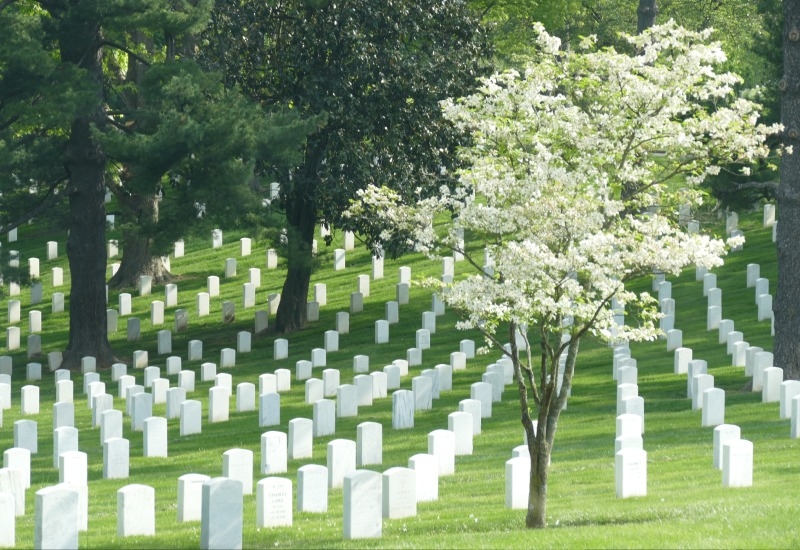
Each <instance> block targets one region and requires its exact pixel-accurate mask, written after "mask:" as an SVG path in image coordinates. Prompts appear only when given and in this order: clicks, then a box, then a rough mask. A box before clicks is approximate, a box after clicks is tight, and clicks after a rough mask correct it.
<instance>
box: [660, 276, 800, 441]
mask: <svg viewBox="0 0 800 550" xmlns="http://www.w3.org/2000/svg"><path fill="white" fill-rule="evenodd" d="M759 275H760V266H759V265H758V264H748V266H747V287H748V288H753V287H754V288H755V290H756V301H757V303H758V307H759V313H758V318H759V321H762V320H774V319H773V317H772V296H771V295H770V294H769V281H768V280H767V279H765V278H761V277H760V276H759ZM696 280H702V281H703V293H704V295H706V296H707V298H708V302H709V305H708V313H707V322H706V328H707V330H708V331H711V330H715V329H716V330H717V331H718V333H719V340H718V341H719V343H720V344H725V345H726V351H727V354H728V355H730V356H731V364H732V365H733V366H735V367H744V374H745V376H747V377H750V378H752V391H761V392H762V401H763V402H765V403H770V402H780V418H784V419H789V418H791V417H792V406H793V405H792V399H793V397H794V396H795V395H796V394H797V393H798V391H800V382H798V381H793V380H785V381H784V380H783V370H782V369H780V368H778V367H775V366H774V365H773V363H772V353H770V352H765V351H764V350H763V349H762V348H760V347H757V346H751V345H750V344H749V343H748V342H746V341H744V340H743V338H744V335H743V333H741V332H740V331H735V330H734V321H733V320H730V319H722V318H721V317H722V310H721V307H722V303H721V292H722V291H721V290H720V289H719V288H717V287H716V275H715V274H713V273H707V272H705V270H702V269H698V271H697V276H696ZM668 285H669V283H668V282H662V283H660V285H659V298H660V301H661V303H662V306H663V304H665V303H667V302H668V301H669V298H671V296H670V294H669V291H670V290H671V288H670V287H669V286H668ZM664 290H666V291H667V296H668V298H666V299H664V298H661V292H662V291H664ZM672 308H673V311H674V301H672ZM662 311H663V308H662ZM772 330H773V334H774V324H773V327H772ZM677 332H678V334H677V335H676V334H675V333H674V332H673V333H672V334H670V333H669V332H668V333H667V340H668V344H667V350H668V351H674V352H675V373H676V374H679V373H680V374H682V373H687V374H689V376H688V379H687V394H688V396H689V397H692V398H693V409H703V411H704V412H703V420H702V425H703V426H715V425H719V424H722V423H723V422H724V406H725V394H724V390H721V389H719V388H714V387H713V376H711V375H709V374H708V373H707V370H706V369H707V365H706V364H705V362H704V361H696V362H693V361H692V350H691V349H689V348H684V347H682V342H681V336H682V333H680V331H677ZM671 336H672V338H671ZM695 385H696V386H697V388H694V386H695ZM693 388H694V389H693ZM707 390H710V393H709V394H708V395H706V394H705V391H707ZM706 401H708V402H709V405H710V406H709V407H706V406H705V402H706ZM792 433H794V432H792ZM792 437H794V435H793V436H792Z"/></svg>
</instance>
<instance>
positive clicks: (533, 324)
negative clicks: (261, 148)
mask: <svg viewBox="0 0 800 550" xmlns="http://www.w3.org/2000/svg"><path fill="white" fill-rule="evenodd" d="M708 37H709V33H708V32H707V31H703V32H699V33H698V32H690V31H687V30H684V29H682V28H680V27H678V26H677V25H675V24H674V23H672V22H670V23H668V24H666V25H662V26H657V27H654V28H652V29H650V30H649V31H647V32H645V33H643V34H641V35H637V36H629V37H627V40H628V41H629V42H630V43H631V45H632V46H633V47H635V49H636V50H638V53H636V54H633V55H629V54H625V53H619V52H616V51H614V50H613V49H598V48H596V47H595V44H594V41H593V40H592V39H591V38H588V39H586V40H584V41H583V42H582V44H581V48H579V49H578V51H563V50H561V49H560V48H559V46H560V44H559V42H558V39H557V38H554V37H551V36H549V35H547V33H546V32H545V31H544V29H543V28H541V27H540V28H539V41H538V48H539V50H538V56H537V58H536V61H535V62H534V63H532V64H530V65H529V66H528V67H526V68H525V70H524V71H521V72H520V71H507V72H504V73H499V74H495V75H494V76H492V77H490V78H487V79H485V81H484V82H483V84H482V86H481V88H480V90H479V91H478V92H477V93H475V94H474V95H472V96H469V97H466V98H460V99H452V100H448V101H445V102H443V104H442V108H443V110H444V113H445V115H446V116H447V118H449V119H450V120H451V121H453V123H455V124H456V125H458V126H460V127H461V128H464V129H466V130H468V131H469V132H470V133H471V135H472V136H473V138H474V143H473V144H472V145H471V146H470V147H466V148H464V149H462V150H461V151H460V152H459V154H460V155H461V156H462V157H463V159H464V160H466V161H467V162H468V166H469V167H468V168H467V169H465V170H463V171H462V172H461V173H460V174H459V184H460V185H459V187H458V188H456V189H448V188H442V189H441V190H440V193H439V196H437V197H435V198H430V199H424V200H419V201H418V202H416V203H415V204H402V203H401V202H400V201H399V197H398V195H396V194H394V193H393V192H391V191H390V190H388V189H386V188H378V187H371V188H369V189H367V190H365V191H364V192H363V193H361V195H360V197H359V201H358V202H356V203H354V204H353V207H352V208H351V211H350V215H353V216H360V215H377V214H376V213H380V215H381V216H383V217H384V219H385V220H386V227H387V228H389V229H387V235H386V237H388V236H389V232H393V231H397V232H402V233H403V234H407V235H409V236H410V237H409V239H410V241H409V244H413V246H415V247H416V249H417V250H419V251H422V252H425V253H427V254H429V255H431V256H442V255H445V254H449V253H450V252H451V251H452V250H453V249H455V248H458V247H459V244H458V239H457V236H458V235H460V234H463V235H465V236H466V238H467V239H468V240H471V241H472V242H475V240H479V241H481V242H482V243H483V244H484V245H485V248H486V251H487V254H488V256H489V257H491V258H492V260H493V267H492V275H491V276H488V275H486V274H485V273H484V272H483V271H481V266H482V259H473V260H472V265H473V266H475V267H476V268H477V269H476V272H475V274H474V275H473V276H470V277H468V278H466V279H464V280H459V281H457V282H455V283H452V284H449V285H447V288H446V289H444V291H443V292H442V298H443V300H444V301H445V303H447V304H448V305H449V306H451V307H453V308H455V309H457V310H458V311H459V312H461V313H462V315H463V321H462V322H461V323H460V324H459V326H460V327H462V328H479V329H480V330H482V331H483V332H484V333H485V334H487V336H490V337H491V336H493V335H494V334H495V331H496V330H497V329H498V327H500V326H501V325H503V324H504V323H508V322H513V323H514V324H515V325H517V326H528V327H530V328H531V329H535V330H537V331H540V330H541V331H542V333H546V334H560V333H561V331H562V330H563V329H564V324H565V322H564V321H565V319H570V320H571V324H570V325H569V328H568V332H571V334H572V335H573V336H574V335H581V334H583V333H592V334H595V335H599V336H601V337H611V335H614V336H615V337H617V338H619V337H622V338H627V339H629V340H642V339H652V338H655V337H656V336H657V335H658V333H659V330H658V323H657V320H658V315H659V314H658V312H657V304H656V301H655V300H654V299H653V298H652V297H651V296H650V295H649V294H647V293H634V292H632V291H631V290H630V289H628V288H627V287H626V283H627V282H629V281H630V280H631V279H632V278H634V277H640V276H642V275H644V274H648V273H652V272H653V271H654V270H658V271H662V272H666V273H672V274H678V273H679V272H680V270H681V269H682V268H684V267H686V266H689V265H701V266H705V267H707V268H713V267H715V266H719V265H721V264H722V261H723V260H722V257H723V256H724V254H725V253H726V243H725V242H723V241H722V240H720V239H717V238H712V237H709V236H707V235H699V234H689V233H687V232H686V231H685V230H684V229H683V228H681V227H680V226H679V224H678V223H677V219H676V216H675V212H676V211H677V207H678V206H679V205H682V204H698V203H699V202H700V201H701V199H702V193H700V191H699V190H697V189H695V188H694V187H693V185H695V184H697V183H700V182H702V181H703V180H704V179H705V178H706V177H707V176H708V175H709V174H716V173H718V172H719V170H720V167H721V166H730V165H731V164H732V163H734V164H736V163H739V164H740V165H741V167H742V169H743V171H744V172H745V173H746V170H747V165H748V164H750V163H751V162H753V161H754V160H756V159H760V158H765V157H767V156H768V155H769V153H770V152H769V150H768V147H767V145H766V143H765V142H766V138H767V136H769V135H770V134H772V133H775V132H777V131H779V130H780V128H779V127H777V126H769V127H768V126H765V125H763V124H759V122H758V108H759V107H758V105H756V104H754V103H752V102H750V101H748V100H746V99H742V98H739V97H736V95H735V93H734V87H735V86H736V85H737V83H738V82H739V79H738V77H737V76H736V75H734V74H731V73H725V72H722V73H720V72H717V69H716V67H717V66H719V64H720V63H722V62H724V61H725V55H724V53H723V52H722V50H721V48H720V47H719V44H717V43H714V42H709V40H708ZM445 212H452V213H454V217H453V219H454V221H453V222H452V223H450V222H449V221H448V224H449V227H448V230H447V231H444V232H443V231H442V228H441V227H436V226H435V225H434V221H435V220H441V219H442V214H443V213H445ZM448 220H449V216H448ZM728 244H738V243H728ZM612 298H613V299H614V301H615V302H616V303H617V304H618V306H617V307H624V308H626V310H627V313H629V315H627V316H626V317H625V319H626V321H627V322H629V323H630V325H623V326H618V325H617V324H616V323H615V319H614V313H615V312H614V311H612ZM631 312H636V315H635V316H634V315H630V313H631Z"/></svg>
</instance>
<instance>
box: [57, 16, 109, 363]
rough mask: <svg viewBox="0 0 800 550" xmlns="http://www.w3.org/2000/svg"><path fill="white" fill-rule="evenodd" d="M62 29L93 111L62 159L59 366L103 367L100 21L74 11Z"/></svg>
mask: <svg viewBox="0 0 800 550" xmlns="http://www.w3.org/2000/svg"><path fill="white" fill-rule="evenodd" d="M61 33H62V34H61V36H60V38H59V46H60V50H61V58H62V60H63V61H64V62H66V63H73V64H75V65H77V66H78V67H80V68H82V69H85V70H86V71H87V72H88V74H89V75H90V78H91V79H92V81H93V83H94V84H95V86H96V90H97V102H96V104H95V105H94V107H93V108H92V109H91V111H89V112H88V113H87V115H86V116H82V117H78V118H76V119H75V121H74V122H73V123H72V127H71V129H70V136H69V142H68V146H67V151H66V156H65V161H64V162H65V166H66V168H67V171H68V173H69V236H68V237H67V257H68V260H69V268H70V273H71V279H72V283H71V287H70V308H69V310H70V316H69V343H68V345H67V349H66V351H65V353H64V358H63V363H62V366H63V367H65V368H76V367H78V366H79V365H80V362H81V358H83V357H85V356H93V357H95V358H96V360H97V365H98V367H104V366H109V365H110V364H111V363H113V362H114V354H113V352H112V350H111V346H110V344H109V342H108V334H107V324H106V287H105V280H106V277H105V275H106V260H107V258H106V238H105V227H106V216H105V202H104V199H105V167H106V158H105V155H104V153H103V151H102V149H101V148H100V147H99V146H98V145H97V144H96V143H95V142H94V140H93V139H92V136H91V130H90V128H91V126H92V124H95V125H100V126H102V124H103V121H104V113H103V103H102V71H103V67H102V56H101V50H100V48H99V46H98V44H100V26H99V24H98V23H97V22H93V21H82V20H79V18H78V17H77V16H72V17H70V18H68V19H66V20H64V21H63V22H62V28H61Z"/></svg>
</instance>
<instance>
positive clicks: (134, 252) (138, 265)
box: [108, 195, 172, 288]
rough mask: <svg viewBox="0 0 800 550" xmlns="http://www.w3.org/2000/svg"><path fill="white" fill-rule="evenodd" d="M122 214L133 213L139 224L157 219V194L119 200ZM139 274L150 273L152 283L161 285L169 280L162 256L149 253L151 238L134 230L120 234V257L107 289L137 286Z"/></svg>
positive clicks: (153, 222) (156, 220)
mask: <svg viewBox="0 0 800 550" xmlns="http://www.w3.org/2000/svg"><path fill="white" fill-rule="evenodd" d="M121 202H122V204H123V206H124V208H125V211H126V212H125V215H126V216H136V217H137V218H138V220H139V222H140V223H146V224H155V223H157V222H158V197H156V196H155V195H151V196H147V197H135V198H130V197H129V198H128V199H125V200H123V201H121ZM142 275H150V276H151V277H152V278H153V284H164V283H168V282H170V281H171V280H172V274H171V273H170V272H169V269H167V266H166V264H165V263H164V260H163V258H162V257H161V256H160V255H158V254H153V253H152V239H151V238H149V237H146V236H143V235H141V234H140V233H139V232H138V231H137V230H136V229H133V230H125V231H124V232H123V234H122V258H121V259H120V264H119V269H118V270H117V272H116V273H115V274H114V276H113V277H111V280H109V281H108V286H109V287H111V288H128V287H137V286H138V285H139V278H140V277H141V276H142Z"/></svg>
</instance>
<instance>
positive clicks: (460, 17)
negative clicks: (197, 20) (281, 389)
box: [201, 0, 487, 332]
mask: <svg viewBox="0 0 800 550" xmlns="http://www.w3.org/2000/svg"><path fill="white" fill-rule="evenodd" d="M486 48H487V45H486V43H485V40H484V36H483V34H482V31H481V26H480V24H479V22H478V21H477V19H476V18H475V17H474V16H473V15H472V14H471V13H470V11H469V10H468V8H467V6H466V5H465V3H464V2H461V1H452V2H437V1H433V0H422V1H413V2H412V1H408V0H346V1H343V2H331V1H327V0H289V1H287V2H280V3H273V2H256V1H252V0H244V1H238V2H229V3H228V2H226V3H219V4H218V5H217V6H216V8H215V13H214V24H213V25H212V26H211V27H209V31H208V32H207V33H205V34H204V35H203V42H202V44H201V51H202V55H203V57H204V60H205V62H206V63H208V64H210V65H211V66H212V67H219V69H220V70H222V71H224V72H225V73H226V79H227V81H228V82H235V83H237V84H238V85H240V86H241V88H242V89H243V90H244V91H245V92H246V93H248V94H250V95H251V96H252V97H253V98H255V99H257V100H258V101H260V102H261V103H262V104H263V105H269V106H287V107H290V108H291V109H293V110H295V111H297V112H298V113H299V114H300V115H301V116H302V117H304V118H309V119H313V118H320V117H324V119H325V124H324V125H322V126H320V127H319V129H318V130H317V131H315V132H313V133H312V134H310V135H309V138H308V140H307V142H306V143H305V146H304V148H303V150H302V159H301V161H300V162H298V163H296V164H295V165H294V166H292V167H290V168H288V169H283V170H275V169H273V170H272V171H271V172H269V173H270V174H272V175H273V177H274V179H275V181H277V182H279V183H280V195H279V197H278V200H277V201H274V202H273V206H274V207H275V208H277V209H279V210H280V211H282V213H283V214H284V215H285V222H286V229H287V233H286V237H287V243H288V251H287V256H288V274H287V278H286V281H285V283H284V286H283V291H282V293H281V301H280V306H279V309H278V313H277V318H276V329H277V330H278V331H281V332H291V331H294V330H298V329H301V328H303V327H304V326H305V324H306V301H307V299H308V289H309V282H310V277H311V273H312V241H313V240H314V237H315V229H316V228H317V227H318V225H319V224H320V223H323V224H327V225H332V226H334V227H337V228H340V229H354V230H358V231H360V232H361V233H362V234H364V235H365V236H366V237H367V241H368V242H369V243H371V244H374V239H370V237H369V235H370V234H371V227H370V226H369V225H368V224H366V223H361V222H359V223H355V222H353V221H344V220H342V218H341V212H342V211H343V210H345V209H346V207H347V205H348V201H349V200H350V199H352V198H353V197H355V193H356V191H357V190H358V189H361V188H363V187H364V186H366V185H368V184H370V183H377V182H381V183H384V184H386V185H389V186H391V187H392V188H394V189H396V190H398V192H399V193H400V194H401V195H402V196H406V197H410V196H412V195H413V193H414V191H415V190H417V189H423V190H427V191H426V192H428V193H430V192H435V190H436V189H437V188H438V186H439V185H440V184H441V183H447V182H450V181H451V178H452V174H453V168H454V163H455V162H456V158H455V155H454V154H453V153H454V151H455V146H456V145H457V144H459V143H460V139H461V136H460V133H459V132H458V131H457V130H455V129H454V128H453V126H452V124H451V123H450V122H448V121H446V120H444V118H443V117H442V114H441V111H440V109H439V106H438V102H439V101H440V100H442V99H444V98H445V97H449V96H457V95H464V94H466V93H468V92H470V91H471V90H472V89H474V86H475V83H476V79H477V77H478V76H479V75H480V74H481V71H482V66H483V65H482V63H483V56H484V54H485V52H486ZM266 168H268V167H265V169H266ZM345 224H349V225H347V226H345ZM382 244H383V247H384V251H385V252H386V253H389V254H391V253H394V252H396V250H393V248H392V245H391V243H382Z"/></svg>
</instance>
